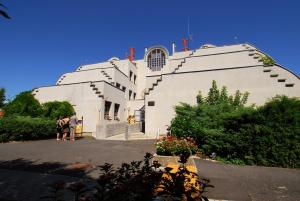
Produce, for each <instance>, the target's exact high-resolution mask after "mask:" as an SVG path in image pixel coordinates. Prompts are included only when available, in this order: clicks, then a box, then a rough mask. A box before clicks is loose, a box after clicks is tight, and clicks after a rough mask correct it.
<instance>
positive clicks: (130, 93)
mask: <svg viewBox="0 0 300 201" xmlns="http://www.w3.org/2000/svg"><path fill="white" fill-rule="evenodd" d="M131 95H132V91H131V90H129V100H131Z"/></svg>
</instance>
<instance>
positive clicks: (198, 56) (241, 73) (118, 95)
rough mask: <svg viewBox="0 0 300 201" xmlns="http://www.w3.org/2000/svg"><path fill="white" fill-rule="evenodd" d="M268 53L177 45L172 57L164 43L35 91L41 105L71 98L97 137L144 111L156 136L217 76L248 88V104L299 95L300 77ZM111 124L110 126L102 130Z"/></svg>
mask: <svg viewBox="0 0 300 201" xmlns="http://www.w3.org/2000/svg"><path fill="white" fill-rule="evenodd" d="M265 56H267V55H266V54H265V53H263V52H262V51H260V50H259V49H257V48H256V47H254V46H253V45H250V44H238V45H228V46H220V47H216V46H213V45H203V46H201V47H200V48H199V49H195V50H193V51H181V52H175V46H173V52H172V55H170V54H169V52H168V50H167V49H166V48H165V47H162V46H154V47H151V48H148V49H147V51H146V53H145V56H144V58H143V59H140V60H132V59H125V60H119V59H118V58H116V57H113V58H111V59H110V60H108V61H107V62H102V63H96V64H89V65H83V66H80V67H79V68H77V70H76V71H74V72H70V73H65V74H63V75H62V76H61V77H60V78H59V79H58V81H57V82H56V84H55V85H53V86H46V87H40V88H37V89H35V90H33V94H34V95H35V97H36V98H37V99H38V100H39V101H40V102H41V103H44V102H48V101H54V100H58V101H69V102H70V103H71V104H72V105H73V106H74V108H75V111H76V113H77V116H78V117H81V116H83V118H84V132H90V133H92V135H93V136H94V137H96V138H98V139H101V138H106V137H108V136H111V135H115V134H119V133H121V132H123V130H122V129H121V127H122V125H124V124H125V123H124V122H125V121H126V120H127V117H128V115H134V114H135V115H140V114H141V113H142V112H140V111H144V112H145V118H144V120H145V134H146V135H148V136H152V137H155V136H156V135H157V134H158V133H165V132H166V128H167V127H166V125H169V124H170V121H171V119H172V118H173V117H174V116H175V111H174V106H175V105H177V104H178V103H179V102H186V103H190V104H195V103H196V95H197V93H198V91H199V90H200V91H202V92H203V94H207V92H208V90H209V88H210V87H211V83H212V80H216V82H217V84H218V85H219V86H227V87H228V90H229V94H232V93H234V92H235V91H236V90H237V89H239V90H240V91H242V92H245V91H248V92H249V93H250V96H249V99H248V103H249V104H252V103H255V104H256V105H262V104H263V103H264V102H266V101H267V100H268V99H270V98H272V97H274V96H276V95H287V96H289V97H298V98H300V81H299V77H298V76H297V75H296V74H294V73H293V72H291V71H290V70H288V69H287V68H285V67H283V66H281V65H279V64H273V65H265V64H264V62H263V61H262V58H266V57H265ZM131 60H132V61H131ZM136 118H137V119H139V118H141V119H143V117H140V116H136ZM109 125H111V126H110V127H109V129H110V130H107V129H106V130H104V131H105V132H103V130H102V132H101V129H103V128H105V127H107V126H109Z"/></svg>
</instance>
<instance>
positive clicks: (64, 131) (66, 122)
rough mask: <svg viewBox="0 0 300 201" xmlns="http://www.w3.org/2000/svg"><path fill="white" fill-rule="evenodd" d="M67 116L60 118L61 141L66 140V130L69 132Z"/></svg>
mask: <svg viewBox="0 0 300 201" xmlns="http://www.w3.org/2000/svg"><path fill="white" fill-rule="evenodd" d="M69 121H70V119H69V117H64V118H63V119H62V128H63V138H62V140H63V141H66V140H67V135H68V132H69Z"/></svg>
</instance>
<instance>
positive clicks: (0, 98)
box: [0, 88, 5, 108]
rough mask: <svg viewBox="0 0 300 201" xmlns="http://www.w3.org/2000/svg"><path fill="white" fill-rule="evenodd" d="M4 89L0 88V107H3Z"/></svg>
mask: <svg viewBox="0 0 300 201" xmlns="http://www.w3.org/2000/svg"><path fill="white" fill-rule="evenodd" d="M4 101H5V89H4V88H0V108H3V107H4V105H5V103H4Z"/></svg>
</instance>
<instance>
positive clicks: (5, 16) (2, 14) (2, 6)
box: [0, 3, 10, 19]
mask: <svg viewBox="0 0 300 201" xmlns="http://www.w3.org/2000/svg"><path fill="white" fill-rule="evenodd" d="M3 8H5V9H6V7H5V6H4V5H3V4H2V3H0V16H2V17H4V18H7V19H10V16H9V15H8V14H7V13H6V12H5V11H4V10H2V9H3Z"/></svg>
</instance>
